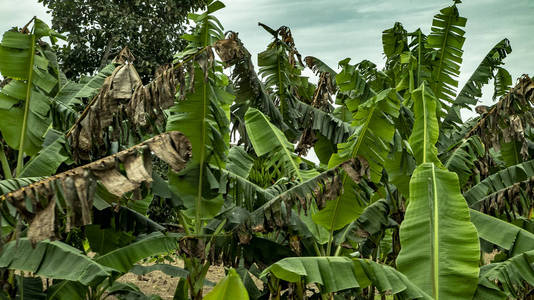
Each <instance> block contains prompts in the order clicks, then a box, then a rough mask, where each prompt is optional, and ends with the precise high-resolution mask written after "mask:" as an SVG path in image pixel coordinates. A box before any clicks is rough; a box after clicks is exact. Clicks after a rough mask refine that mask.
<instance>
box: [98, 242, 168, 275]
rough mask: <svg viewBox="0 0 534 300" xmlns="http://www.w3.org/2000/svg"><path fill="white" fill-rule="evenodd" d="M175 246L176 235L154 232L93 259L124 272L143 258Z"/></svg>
mask: <svg viewBox="0 0 534 300" xmlns="http://www.w3.org/2000/svg"><path fill="white" fill-rule="evenodd" d="M177 248H178V239H177V237H176V236H172V235H165V234H163V233H161V232H154V233H152V234H150V235H148V236H147V237H145V238H143V239H141V240H139V241H137V242H135V243H132V244H130V245H128V246H125V247H122V248H118V249H115V250H113V251H111V252H108V253H106V254H104V255H102V256H98V257H96V258H95V261H96V262H98V263H99V264H101V265H103V266H107V267H110V268H113V269H115V270H119V271H120V272H123V273H126V272H128V271H129V270H130V269H131V268H132V267H133V265H134V264H135V263H136V262H138V261H139V260H141V259H143V258H146V257H150V256H154V255H159V254H165V253H169V252H172V251H174V250H176V249H177Z"/></svg>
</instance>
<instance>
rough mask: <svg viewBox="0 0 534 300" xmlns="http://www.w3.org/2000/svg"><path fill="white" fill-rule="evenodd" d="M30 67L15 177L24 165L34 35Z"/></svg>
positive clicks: (33, 36)
mask: <svg viewBox="0 0 534 300" xmlns="http://www.w3.org/2000/svg"><path fill="white" fill-rule="evenodd" d="M31 37H32V38H31V48H30V67H29V71H28V82H27V85H26V103H25V104H24V118H23V119H22V130H21V132H20V141H19V153H18V157H17V169H16V176H17V177H19V176H20V173H21V172H22V167H23V164H24V142H25V140H26V130H27V127H28V115H29V112H30V99H31V96H32V77H33V60H34V56H35V35H34V34H33V32H32V34H31Z"/></svg>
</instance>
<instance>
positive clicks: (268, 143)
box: [245, 108, 315, 182]
mask: <svg viewBox="0 0 534 300" xmlns="http://www.w3.org/2000/svg"><path fill="white" fill-rule="evenodd" d="M245 122H246V123H245V125H246V128H247V133H248V136H249V138H250V141H251V143H252V146H253V147H254V151H255V152H256V155H258V156H262V155H265V154H267V153H269V154H271V155H273V154H275V153H278V155H277V156H278V159H279V160H280V162H281V163H282V164H283V168H284V169H285V170H284V171H285V173H286V174H287V175H289V176H294V177H295V178H296V179H297V180H298V181H299V182H302V181H304V180H305V179H307V178H309V177H310V176H309V174H305V173H304V171H303V170H301V169H300V168H299V163H300V162H299V158H297V157H295V156H294V155H293V144H291V143H290V142H289V141H288V140H287V138H286V136H285V135H284V133H283V132H282V131H281V130H280V129H278V128H277V127H276V126H274V125H273V124H272V123H271V122H269V120H268V119H267V117H266V116H265V115H264V114H262V113H261V112H260V111H259V110H257V109H255V108H250V109H249V110H248V111H247V113H246V114H245ZM311 175H312V176H313V175H315V174H311Z"/></svg>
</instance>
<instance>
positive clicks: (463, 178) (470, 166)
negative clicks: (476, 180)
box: [442, 136, 485, 187]
mask: <svg viewBox="0 0 534 300" xmlns="http://www.w3.org/2000/svg"><path fill="white" fill-rule="evenodd" d="M484 154H485V150H484V145H483V144H482V142H481V141H480V138H479V137H478V136H472V137H470V138H468V139H467V140H463V141H462V143H461V144H460V145H459V146H457V147H456V148H455V149H454V151H451V152H450V153H445V155H443V158H442V161H443V163H444V166H445V168H447V169H448V170H449V171H451V172H455V173H456V174H458V178H459V180H460V186H461V187H463V186H464V184H465V183H466V182H467V180H468V179H469V178H470V177H471V176H473V175H474V170H476V166H475V161H477V160H478V159H479V158H481V157H482V156H484Z"/></svg>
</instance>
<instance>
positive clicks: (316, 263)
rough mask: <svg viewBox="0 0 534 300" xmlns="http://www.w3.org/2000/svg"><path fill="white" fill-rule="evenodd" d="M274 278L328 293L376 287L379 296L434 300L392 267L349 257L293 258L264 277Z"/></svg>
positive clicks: (273, 266) (277, 263)
mask: <svg viewBox="0 0 534 300" xmlns="http://www.w3.org/2000/svg"><path fill="white" fill-rule="evenodd" d="M269 273H270V274H272V275H273V276H276V277H277V278H279V279H282V280H285V281H288V282H298V281H299V280H301V278H303V279H304V280H305V282H306V283H317V284H319V285H321V286H322V287H324V289H325V291H326V292H337V291H340V290H345V289H351V288H360V289H363V288H365V287H367V286H369V285H371V284H372V285H373V286H375V287H376V288H377V289H378V291H379V292H380V293H391V294H394V295H396V296H398V297H399V298H400V299H432V298H431V297H429V296H428V295H427V294H426V293H425V292H424V291H422V290H421V289H419V288H418V287H417V286H416V285H415V284H413V283H412V282H411V281H410V280H409V279H408V278H406V276H404V275H403V274H401V273H400V272H398V271H396V270H395V269H393V268H392V267H389V266H385V265H381V264H378V263H376V262H374V261H370V260H363V259H350V258H348V257H290V258H285V259H283V260H281V261H278V262H276V263H275V264H273V265H271V266H269V267H268V268H267V269H265V270H264V271H263V273H262V276H265V275H267V274H269Z"/></svg>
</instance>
